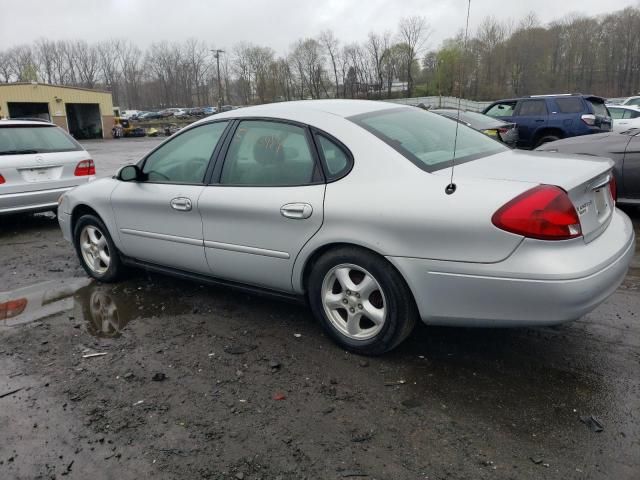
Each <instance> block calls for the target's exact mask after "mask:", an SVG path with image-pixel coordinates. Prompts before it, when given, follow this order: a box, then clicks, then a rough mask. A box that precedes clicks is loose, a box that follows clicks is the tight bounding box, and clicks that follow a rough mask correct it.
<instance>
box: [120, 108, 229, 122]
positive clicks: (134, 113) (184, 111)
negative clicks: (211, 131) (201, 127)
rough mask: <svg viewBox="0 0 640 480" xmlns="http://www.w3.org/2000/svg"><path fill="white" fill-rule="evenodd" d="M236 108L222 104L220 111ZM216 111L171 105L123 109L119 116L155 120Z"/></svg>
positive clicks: (200, 116) (215, 109) (213, 109)
mask: <svg viewBox="0 0 640 480" xmlns="http://www.w3.org/2000/svg"><path fill="white" fill-rule="evenodd" d="M236 108H238V107H235V106H233V105H223V106H222V107H221V108H220V112H228V111H230V110H234V109H236ZM216 113H218V109H217V108H216V107H191V108H186V107H171V108H165V109H163V110H158V111H143V110H124V111H123V112H122V113H121V115H120V116H121V117H122V118H125V119H127V120H157V119H167V118H177V119H188V118H202V117H208V116H209V115H214V114H216Z"/></svg>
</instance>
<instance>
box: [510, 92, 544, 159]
mask: <svg viewBox="0 0 640 480" xmlns="http://www.w3.org/2000/svg"><path fill="white" fill-rule="evenodd" d="M548 117H549V115H548V111H547V102H546V100H544V99H541V98H537V99H526V100H520V101H519V102H518V106H517V107H516V111H515V115H514V118H515V122H516V123H517V124H518V136H519V140H518V144H519V145H520V146H522V147H528V148H533V147H535V142H536V141H537V139H536V133H537V132H538V131H540V130H541V129H543V128H545V127H546V126H547V122H548Z"/></svg>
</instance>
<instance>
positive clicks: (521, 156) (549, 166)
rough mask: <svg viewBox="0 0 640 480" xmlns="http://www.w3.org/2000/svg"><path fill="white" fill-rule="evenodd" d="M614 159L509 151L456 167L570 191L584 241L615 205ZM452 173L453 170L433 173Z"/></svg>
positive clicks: (463, 172)
mask: <svg viewBox="0 0 640 480" xmlns="http://www.w3.org/2000/svg"><path fill="white" fill-rule="evenodd" d="M612 167H613V161H611V160H609V159H607V158H601V157H585V156H584V155H566V154H558V153H547V152H523V151H515V150H514V151H507V152H503V153H499V154H496V155H491V156H489V157H484V158H480V159H477V160H475V161H473V162H467V163H464V164H461V165H457V166H456V167H455V175H454V181H455V178H456V177H459V176H461V177H469V178H486V179H492V180H506V181H516V182H524V183H529V184H531V187H532V188H533V187H534V186H535V185H539V184H547V185H556V186H558V187H560V188H562V189H563V190H564V191H566V192H567V194H568V195H569V198H570V199H571V202H572V203H573V205H574V207H575V209H576V211H577V212H578V216H579V218H580V225H581V228H582V234H583V236H584V239H585V242H587V243H588V242H590V241H592V240H593V239H595V238H596V237H598V236H599V235H600V234H601V233H602V232H603V231H604V230H605V229H606V227H607V225H608V224H609V221H610V219H611V215H612V213H613V210H614V208H615V203H614V201H613V198H612V196H611V193H610V190H609V180H610V176H611V175H612V173H611V169H612ZM434 173H435V174H437V175H444V176H447V175H451V170H450V169H445V170H439V171H437V172H434Z"/></svg>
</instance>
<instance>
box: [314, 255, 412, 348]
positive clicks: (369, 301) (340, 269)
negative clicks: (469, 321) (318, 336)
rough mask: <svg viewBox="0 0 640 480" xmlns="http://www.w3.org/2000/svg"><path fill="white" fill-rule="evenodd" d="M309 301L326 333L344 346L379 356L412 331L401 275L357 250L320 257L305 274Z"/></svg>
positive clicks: (409, 305)
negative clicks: (308, 275) (307, 276)
mask: <svg viewBox="0 0 640 480" xmlns="http://www.w3.org/2000/svg"><path fill="white" fill-rule="evenodd" d="M308 295H309V303H310V304H311V308H312V310H313V312H314V314H315V316H316V317H317V318H318V319H319V320H320V322H321V323H322V325H323V327H324V328H325V330H326V331H327V332H328V334H329V335H330V336H331V337H332V338H333V339H334V340H335V341H336V342H337V343H338V344H340V345H341V346H343V347H344V348H346V349H347V350H351V351H353V352H356V353H359V354H363V355H380V354H382V353H385V352H388V351H389V350H392V349H394V348H395V347H397V346H398V345H399V344H400V343H401V342H402V341H403V340H404V339H405V338H406V337H407V336H408V335H409V334H410V333H411V331H412V330H413V327H414V325H415V321H416V317H417V309H416V307H415V302H414V301H413V297H412V296H411V293H410V291H409V287H408V286H407V284H406V283H405V281H404V279H403V278H402V276H401V275H400V274H399V273H398V272H397V271H396V270H395V268H393V266H392V265H390V264H389V263H388V262H387V261H386V260H384V259H383V258H381V257H379V256H377V255H375V254H373V253H371V252H368V251H366V250H364V249H359V248H342V249H338V250H332V251H330V252H327V253H325V254H324V255H322V256H321V257H320V258H319V259H318V261H317V262H316V263H315V264H314V266H313V269H312V271H311V275H310V278H309V288H308Z"/></svg>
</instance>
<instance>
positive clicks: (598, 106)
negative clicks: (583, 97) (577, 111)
mask: <svg viewBox="0 0 640 480" xmlns="http://www.w3.org/2000/svg"><path fill="white" fill-rule="evenodd" d="M587 103H588V104H589V105H591V108H593V113H595V114H596V115H598V116H600V117H608V116H609V111H608V110H607V107H605V105H604V102H599V101H597V100H593V99H589V100H587Z"/></svg>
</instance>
